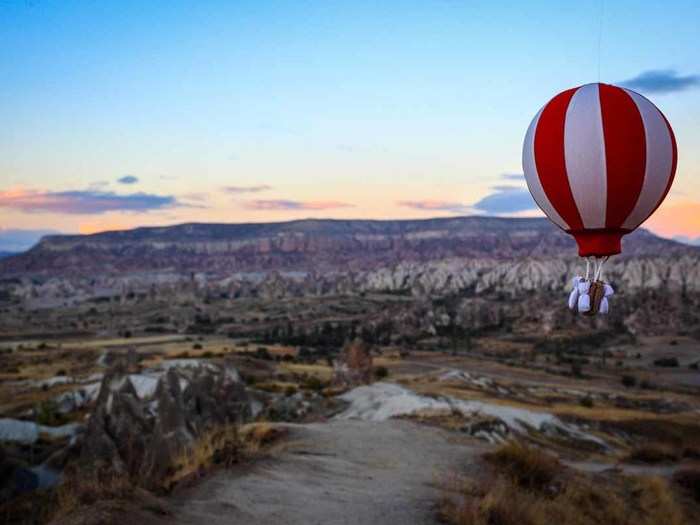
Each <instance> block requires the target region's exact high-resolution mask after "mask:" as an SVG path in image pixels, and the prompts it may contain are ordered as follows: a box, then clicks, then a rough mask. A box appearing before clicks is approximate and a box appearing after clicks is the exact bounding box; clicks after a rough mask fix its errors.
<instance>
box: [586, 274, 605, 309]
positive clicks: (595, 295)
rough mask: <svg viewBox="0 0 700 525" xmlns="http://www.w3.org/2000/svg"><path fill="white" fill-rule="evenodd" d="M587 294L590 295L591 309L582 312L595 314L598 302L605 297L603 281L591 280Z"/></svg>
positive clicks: (598, 305) (598, 306)
mask: <svg viewBox="0 0 700 525" xmlns="http://www.w3.org/2000/svg"><path fill="white" fill-rule="evenodd" d="M588 295H590V297H591V309H590V310H588V311H587V312H583V315H596V314H597V313H598V311H599V310H600V302H601V301H602V300H603V297H605V283H604V282H602V281H594V282H592V283H591V288H590V290H589V291H588Z"/></svg>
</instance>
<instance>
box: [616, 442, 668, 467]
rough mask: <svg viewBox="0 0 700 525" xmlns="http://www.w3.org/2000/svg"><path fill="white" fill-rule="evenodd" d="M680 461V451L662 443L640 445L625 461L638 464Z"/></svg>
mask: <svg viewBox="0 0 700 525" xmlns="http://www.w3.org/2000/svg"><path fill="white" fill-rule="evenodd" d="M679 459H681V454H680V451H678V450H676V449H674V448H673V447H671V446H669V445H666V444H663V443H647V444H644V445H640V446H638V447H636V448H634V449H632V451H630V453H629V454H628V456H627V461H632V462H639V463H663V462H667V461H678V460H679Z"/></svg>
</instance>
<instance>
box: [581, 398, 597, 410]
mask: <svg viewBox="0 0 700 525" xmlns="http://www.w3.org/2000/svg"><path fill="white" fill-rule="evenodd" d="M580 403H581V406H582V407H586V408H593V406H594V405H595V403H594V402H593V398H592V397H591V396H586V397H582V398H581V401H580Z"/></svg>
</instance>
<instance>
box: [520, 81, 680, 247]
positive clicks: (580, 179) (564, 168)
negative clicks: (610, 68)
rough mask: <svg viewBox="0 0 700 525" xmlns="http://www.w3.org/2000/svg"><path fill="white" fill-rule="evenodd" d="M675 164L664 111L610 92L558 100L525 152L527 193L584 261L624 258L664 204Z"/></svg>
mask: <svg viewBox="0 0 700 525" xmlns="http://www.w3.org/2000/svg"><path fill="white" fill-rule="evenodd" d="M676 162H677V149H676V140H675V137H674V135H673V130H672V129H671V126H670V125H669V123H668V121H667V120H666V118H665V117H664V115H663V114H662V113H661V111H659V110H658V109H657V108H656V106H654V104H652V103H651V102H650V101H649V100H647V99H646V98H645V97H643V96H642V95H640V94H638V93H635V92H634V91H631V90H629V89H625V88H620V87H616V86H611V85H608V84H586V85H584V86H581V87H578V88H573V89H569V90H567V91H564V92H562V93H559V94H558V95H557V96H555V97H554V98H553V99H552V100H550V101H549V102H548V103H547V104H546V105H545V106H544V107H543V108H542V109H541V110H540V111H539V112H538V113H537V115H536V116H535V118H534V119H533V121H532V123H531V124H530V127H529V129H528V130H527V133H526V135H525V142H524V145H523V170H524V172H525V178H526V180H527V185H528V188H529V190H530V193H532V196H533V197H534V199H535V201H536V202H537V204H538V205H539V207H540V208H541V209H542V211H543V212H544V213H545V214H546V215H547V216H548V217H549V218H550V219H551V220H552V222H554V223H555V224H556V225H557V226H559V227H560V228H562V229H563V230H564V231H566V232H567V233H570V234H571V235H573V236H574V238H575V239H576V242H577V244H578V248H579V255H581V256H583V257H587V256H596V257H602V256H606V255H614V254H616V253H620V251H621V238H622V236H623V235H625V234H627V233H629V232H631V231H633V230H634V229H635V228H637V227H638V226H639V225H640V224H642V223H643V222H644V221H645V220H646V219H647V218H648V217H649V216H650V215H651V214H652V213H653V212H654V211H655V210H656V208H658V206H659V205H660V204H661V202H662V201H663V200H664V198H665V197H666V194H667V193H668V191H669V189H670V188H671V184H672V183H673V178H674V175H675V171H676Z"/></svg>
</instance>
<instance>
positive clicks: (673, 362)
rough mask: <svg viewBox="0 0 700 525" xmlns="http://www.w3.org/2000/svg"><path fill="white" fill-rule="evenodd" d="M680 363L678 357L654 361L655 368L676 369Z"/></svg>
mask: <svg viewBox="0 0 700 525" xmlns="http://www.w3.org/2000/svg"><path fill="white" fill-rule="evenodd" d="M679 365H680V363H679V362H678V358H677V357H661V358H659V359H655V360H654V366H662V367H666V368H675V367H677V366H679Z"/></svg>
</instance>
